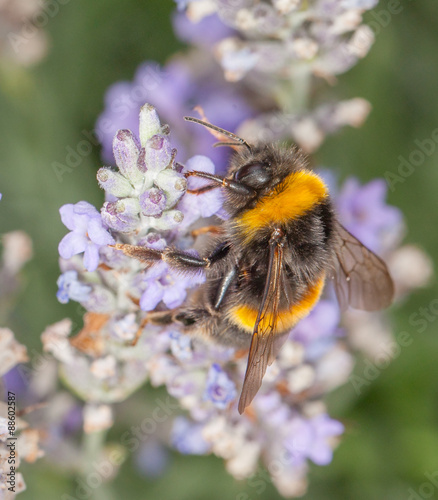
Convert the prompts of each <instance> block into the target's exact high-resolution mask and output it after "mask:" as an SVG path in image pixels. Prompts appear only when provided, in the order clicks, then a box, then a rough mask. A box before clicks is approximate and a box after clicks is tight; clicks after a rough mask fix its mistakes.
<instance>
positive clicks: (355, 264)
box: [115, 117, 394, 413]
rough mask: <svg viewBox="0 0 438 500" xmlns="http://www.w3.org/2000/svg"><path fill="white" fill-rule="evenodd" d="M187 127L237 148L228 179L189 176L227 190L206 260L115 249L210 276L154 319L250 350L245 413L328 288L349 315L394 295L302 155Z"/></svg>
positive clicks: (139, 249)
mask: <svg viewBox="0 0 438 500" xmlns="http://www.w3.org/2000/svg"><path fill="white" fill-rule="evenodd" d="M185 119H186V120H187V121H191V122H195V123H199V124H201V125H203V126H205V127H208V128H209V129H212V130H213V131H214V134H215V135H217V134H219V136H220V138H221V142H220V143H218V144H219V145H228V146H231V147H233V149H234V153H233V156H232V158H231V160H230V165H229V169H228V172H227V175H226V176H225V177H220V176H217V175H213V174H209V173H206V172H198V171H191V172H187V173H186V176H187V177H190V176H196V177H200V178H204V179H208V180H209V181H210V183H209V184H207V185H206V186H204V187H201V188H199V189H197V190H192V191H189V192H192V193H193V194H201V193H203V192H206V191H208V190H210V189H214V188H221V189H223V191H224V193H225V195H226V197H225V203H224V208H225V210H226V211H227V213H228V214H229V219H228V220H226V221H224V222H223V223H222V225H221V226H219V227H216V226H215V227H214V228H213V230H212V231H211V233H212V236H211V238H210V241H209V243H208V246H207V248H206V250H205V253H204V255H203V256H201V257H196V256H193V255H192V254H190V253H188V252H184V251H180V250H178V249H174V248H166V249H165V250H163V251H159V250H154V249H151V248H147V247H141V246H132V245H123V244H118V245H115V247H116V248H118V249H120V250H123V252H124V253H125V254H126V255H128V256H131V257H134V258H136V259H139V260H140V261H141V262H143V263H145V264H147V265H153V263H154V262H159V261H161V260H164V261H165V262H167V263H168V264H169V265H170V266H172V267H173V268H174V269H176V270H179V271H181V272H183V273H196V272H199V270H200V269H204V270H205V274H206V278H207V279H206V282H205V284H204V285H202V286H201V287H200V288H199V289H198V290H197V291H196V292H195V294H194V295H193V296H192V297H191V301H190V302H189V303H188V304H187V305H185V306H182V307H181V308H179V309H178V310H176V311H170V312H167V313H166V312H164V313H162V312H161V313H152V315H154V314H155V315H156V322H162V323H165V322H171V321H172V322H176V323H179V324H180V325H181V327H182V329H183V331H184V332H185V333H188V334H191V335H195V336H201V337H204V338H208V339H212V340H213V341H216V342H218V343H220V344H223V345H229V346H233V347H236V348H239V349H249V354H248V363H247V368H246V374H245V378H244V381H243V387H242V392H241V395H240V400H239V406H238V410H239V413H242V412H243V411H244V410H245V408H246V407H247V406H248V405H249V404H250V403H251V401H252V400H253V398H254V396H255V395H256V394H257V392H258V390H259V388H260V386H261V383H262V379H263V376H264V374H265V372H266V369H267V366H268V365H270V364H271V363H272V362H273V361H274V360H275V358H276V356H277V354H278V352H279V350H280V348H281V347H282V345H283V344H284V342H285V341H286V339H287V337H288V333H289V332H290V330H291V329H292V328H293V327H294V325H296V324H297V322H298V321H300V320H301V319H302V318H304V317H305V316H307V315H308V314H309V312H310V311H311V310H312V308H313V307H314V306H315V305H316V303H317V302H318V300H319V298H320V296H321V293H322V291H323V288H324V284H325V283H326V282H327V281H328V280H329V279H331V280H333V282H334V285H335V290H336V294H337V298H338V301H339V303H340V306H341V308H342V309H345V308H347V307H348V306H351V307H353V308H356V309H363V310H366V311H374V310H378V309H382V308H384V307H386V306H388V305H389V304H390V303H391V301H392V298H393V294H394V287H393V282H392V280H391V277H390V275H389V273H388V270H387V267H386V265H385V263H384V262H383V261H382V260H381V259H380V258H379V257H378V256H377V255H375V254H374V253H373V252H371V250H369V249H368V248H366V247H365V246H364V245H363V244H362V243H361V242H360V241H358V240H357V239H356V238H355V237H354V236H353V235H352V234H350V233H349V232H348V231H347V230H346V229H345V228H344V227H343V226H342V225H341V224H340V223H339V221H338V220H337V217H336V214H335V211H334V208H333V204H332V201H331V199H330V195H329V192H328V189H327V186H326V185H325V184H324V182H323V181H322V179H321V178H320V177H319V176H318V175H317V174H316V173H315V172H313V171H312V170H311V169H310V168H309V167H308V162H307V158H306V156H305V155H304V153H303V152H302V151H301V150H300V149H299V148H297V147H296V146H294V147H282V146H279V145H277V144H259V145H250V144H248V143H247V142H246V141H245V140H244V139H241V138H240V137H238V136H236V135H234V134H232V133H231V132H227V131H225V130H223V129H221V128H219V127H216V126H214V125H212V124H210V123H209V122H206V121H202V120H199V119H197V118H192V117H185ZM224 138H227V139H226V140H224ZM226 141H228V142H226ZM209 230H210V228H207V230H206V232H207V231H209ZM214 233H215V234H214Z"/></svg>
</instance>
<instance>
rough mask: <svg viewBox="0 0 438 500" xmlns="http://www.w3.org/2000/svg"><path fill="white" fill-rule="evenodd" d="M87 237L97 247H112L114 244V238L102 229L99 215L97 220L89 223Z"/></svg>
mask: <svg viewBox="0 0 438 500" xmlns="http://www.w3.org/2000/svg"><path fill="white" fill-rule="evenodd" d="M88 236H89V237H90V240H91V241H92V242H93V243H96V244H98V245H113V244H114V243H115V240H114V238H113V237H112V236H111V235H110V234H109V233H108V231H106V230H105V229H104V228H103V226H102V220H101V218H100V215H99V218H98V219H92V220H90V221H89V223H88Z"/></svg>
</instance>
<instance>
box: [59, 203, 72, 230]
mask: <svg viewBox="0 0 438 500" xmlns="http://www.w3.org/2000/svg"><path fill="white" fill-rule="evenodd" d="M59 213H60V215H61V221H62V223H63V224H64V226H66V227H67V228H68V229H70V231H73V230H74V228H75V217H74V215H75V214H74V205H73V204H72V203H67V205H63V206H62V207H61V208H60V209H59Z"/></svg>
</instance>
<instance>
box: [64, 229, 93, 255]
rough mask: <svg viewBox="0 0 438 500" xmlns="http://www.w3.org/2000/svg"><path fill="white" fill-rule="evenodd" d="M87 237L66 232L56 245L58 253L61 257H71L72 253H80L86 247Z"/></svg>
mask: <svg viewBox="0 0 438 500" xmlns="http://www.w3.org/2000/svg"><path fill="white" fill-rule="evenodd" d="M87 242H88V240H87V238H86V237H85V236H83V235H82V234H78V233H74V232H72V233H68V234H66V235H65V236H64V238H62V240H61V241H60V242H59V245H58V251H59V255H60V256H61V257H62V258H63V259H71V258H72V257H73V255H76V254H78V253H82V252H83V251H84V250H85V248H86V247H87Z"/></svg>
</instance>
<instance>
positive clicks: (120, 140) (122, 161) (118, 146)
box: [113, 130, 143, 185]
mask: <svg viewBox="0 0 438 500" xmlns="http://www.w3.org/2000/svg"><path fill="white" fill-rule="evenodd" d="M113 152H114V158H115V159H116V164H117V166H118V167H119V170H120V173H121V174H122V175H124V176H125V177H126V178H127V179H129V180H130V181H131V183H132V184H133V185H135V184H138V183H140V182H142V180H143V176H142V174H141V172H140V171H139V170H138V168H137V159H138V153H139V148H138V146H137V140H136V139H135V137H134V136H133V134H132V132H131V131H130V130H119V131H118V132H117V134H116V136H115V137H114V141H113Z"/></svg>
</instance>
